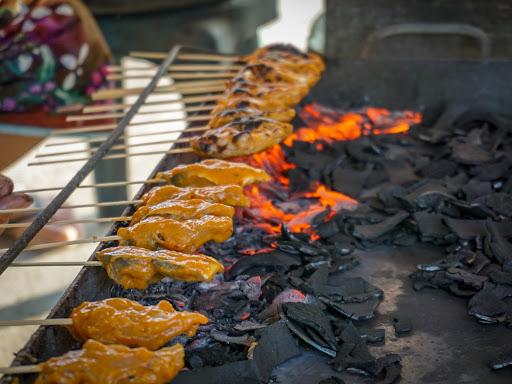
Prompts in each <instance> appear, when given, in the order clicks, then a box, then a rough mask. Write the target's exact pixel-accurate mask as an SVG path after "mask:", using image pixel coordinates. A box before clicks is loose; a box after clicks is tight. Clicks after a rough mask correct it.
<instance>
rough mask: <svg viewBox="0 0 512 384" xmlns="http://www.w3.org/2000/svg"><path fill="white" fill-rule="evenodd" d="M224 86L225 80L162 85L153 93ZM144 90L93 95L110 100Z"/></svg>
mask: <svg viewBox="0 0 512 384" xmlns="http://www.w3.org/2000/svg"><path fill="white" fill-rule="evenodd" d="M214 86H222V87H223V88H224V81H223V80H204V81H184V82H180V83H175V84H171V85H160V86H157V87H156V88H155V90H154V91H153V93H166V92H167V93H170V92H179V91H182V90H187V89H196V90H199V89H203V88H204V87H214ZM143 90H144V87H135V88H109V89H102V90H99V91H97V92H95V93H93V94H92V95H91V97H92V99H93V100H95V101H98V100H108V99H119V98H121V97H124V96H130V95H138V94H139V93H141V92H142V91H143Z"/></svg>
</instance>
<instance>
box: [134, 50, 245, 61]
mask: <svg viewBox="0 0 512 384" xmlns="http://www.w3.org/2000/svg"><path fill="white" fill-rule="evenodd" d="M129 55H130V56H131V57H138V58H140V59H157V60H158V59H161V60H164V59H165V58H166V57H167V56H165V55H166V54H165V52H147V51H132V52H130V53H129ZM178 60H183V61H243V60H244V59H243V57H242V56H235V55H217V54H210V53H180V54H179V55H178Z"/></svg>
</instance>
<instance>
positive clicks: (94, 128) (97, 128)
mask: <svg viewBox="0 0 512 384" xmlns="http://www.w3.org/2000/svg"><path fill="white" fill-rule="evenodd" d="M210 118H211V116H210V115H198V116H190V117H178V118H174V119H163V120H151V121H140V122H138V123H131V124H129V125H127V127H139V126H142V125H151V124H164V123H182V122H183V123H187V122H195V121H208V120H210ZM116 127H117V124H115V123H113V124H96V125H88V126H85V127H81V128H69V129H60V130H59V131H58V132H57V131H55V134H53V135H52V137H55V136H59V135H69V134H73V133H86V132H102V131H111V130H113V129H115V128H116ZM181 131H182V130H180V131H179V132H181Z"/></svg>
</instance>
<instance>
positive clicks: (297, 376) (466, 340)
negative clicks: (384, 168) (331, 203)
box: [2, 1, 512, 384]
mask: <svg viewBox="0 0 512 384" xmlns="http://www.w3.org/2000/svg"><path fill="white" fill-rule="evenodd" d="M343 3H349V5H351V6H350V7H346V8H344V9H342V7H340V6H339V5H338V2H334V1H331V2H329V1H328V2H327V34H328V35H332V36H333V37H332V38H330V40H328V43H327V52H326V55H327V61H326V66H327V70H326V72H325V73H324V75H323V77H322V80H321V81H320V83H319V84H318V85H317V86H316V87H315V88H314V89H312V91H311V93H310V95H309V96H308V100H313V101H315V102H319V103H322V104H325V105H330V106H333V107H343V108H354V107H360V106H365V105H372V106H383V107H387V108H390V109H414V110H423V109H424V108H426V107H428V106H431V105H434V104H436V103H438V102H439V101H450V102H459V103H466V104H471V105H473V104H476V103H480V105H482V104H485V105H491V106H492V108H494V109H495V110H497V111H499V112H501V113H507V112H508V111H507V107H508V106H509V105H511V104H510V103H511V102H512V91H511V90H510V89H508V88H509V87H507V86H506V85H507V84H510V80H512V64H511V63H510V62H509V61H505V60H503V58H502V57H499V55H497V56H498V58H499V59H500V60H497V59H496V54H491V53H490V52H493V51H492V50H489V47H488V46H487V45H486V44H488V43H489V41H488V39H486V38H485V36H484V37H482V35H481V34H480V33H478V31H476V30H473V29H465V30H464V31H463V32H464V36H465V37H464V39H466V38H468V36H469V39H470V40H471V41H475V40H476V41H477V42H478V44H477V46H479V49H477V50H474V49H472V50H471V55H473V59H472V60H460V59H459V60H449V59H445V60H426V59H424V58H421V59H418V58H416V59H413V60H389V59H382V58H377V59H370V60H368V59H363V58H362V57H361V55H357V57H356V56H354V57H350V53H351V52H352V53H353V52H354V51H357V49H356V48H353V47H351V46H350V45H348V44H347V47H346V50H344V51H342V54H339V51H338V50H339V49H340V44H341V43H340V41H344V40H343V39H344V38H345V37H344V36H343V34H342V33H340V31H339V30H338V29H337V26H338V25H339V20H342V16H343V14H342V13H343V12H344V11H345V10H346V9H348V10H351V11H354V10H355V9H356V8H357V6H356V5H355V3H357V2H343ZM378 3H379V5H380V6H384V4H387V2H378ZM412 3H414V5H415V6H417V9H419V10H423V11H424V10H425V7H424V6H420V5H419V4H420V3H421V2H419V1H415V2H412ZM447 3H448V2H440V4H443V5H446V4H447ZM464 3H466V4H467V3H468V2H464ZM497 3H501V4H502V5H503V2H496V4H497ZM493 4H494V2H493ZM496 4H495V5H496ZM503 7H505V8H503ZM503 7H502V8H500V10H501V11H503V9H505V11H506V12H510V10H509V8H508V7H506V6H503ZM486 9H488V8H486ZM342 11H343V12H342ZM375 15H377V13H375ZM375 17H377V16H375ZM431 17H433V16H431ZM336 18H338V20H335V19H336ZM447 19H449V18H447ZM455 21H458V20H455ZM411 28H412V27H411ZM411 28H409V29H407V28H405V27H404V26H403V25H402V28H398V31H399V33H404V31H406V32H407V31H408V33H407V34H408V35H409V34H410V33H409V32H410V31H411V30H413V31H416V32H417V31H418V28H419V29H420V30H421V31H425V30H426V29H428V28H426V27H425V25H419V24H418V23H416V25H415V26H414V27H413V28H412V29H411ZM447 31H448V32H450V33H451V31H453V29H450V28H448V29H442V32H443V33H446V32H447ZM395 32H396V29H395V30H393V29H391V30H390V29H384V30H379V31H377V32H375V31H374V33H371V32H367V33H366V34H365V35H364V36H367V39H366V40H365V39H362V40H363V41H366V43H367V44H369V46H367V47H366V48H365V49H363V50H362V52H363V53H364V54H363V56H366V57H370V56H371V53H372V46H373V44H375V41H376V40H377V41H378V40H380V39H381V38H382V37H390V36H392V35H393V36H395V35H396V33H395ZM416 32H414V34H415V35H416V34H417V33H416ZM459 32H460V30H459V31H458V32H457V34H459ZM409 37H410V36H409ZM491 41H492V40H491ZM416 43H417V40H415V39H413V40H412V42H410V44H416ZM473 48H474V47H473ZM171 52H174V53H175V52H176V51H175V50H173V51H171ZM358 52H361V50H359V51H358ZM475 52H476V53H475ZM482 56H485V57H484V60H482ZM172 57H173V55H170V56H169V59H168V60H167V61H166V62H165V63H164V64H163V65H167V64H169V63H170V62H171V61H172V60H171V59H172ZM157 77H158V76H157ZM137 107H138V106H137V104H136V105H135V106H134V107H133V108H132V109H134V111H135V110H136V109H137ZM122 127H123V123H121V124H120V129H119V131H117V132H120V131H122V129H123V128H122ZM107 147H108V144H107V145H106V146H105V149H107ZM97 157H98V158H99V157H101V155H98V156H97ZM196 160H197V158H196V156H195V155H193V154H191V153H184V154H176V155H167V156H165V157H164V158H163V159H162V160H161V161H160V162H159V164H158V165H157V166H156V168H155V170H154V171H153V172H152V174H151V175H150V177H153V176H154V175H155V174H156V172H158V171H161V170H164V169H168V168H171V167H173V166H175V165H177V164H186V163H190V162H194V161H196ZM73 188H74V186H73V185H71V186H70V187H69V190H72V189H73ZM147 189H148V188H147V187H143V188H141V190H140V191H139V192H138V193H137V195H136V196H135V199H138V198H140V196H142V194H143V193H145V192H146V191H147ZM59 203H62V202H58V201H57V202H55V203H54V205H52V207H54V208H55V207H58V205H59ZM132 211H133V207H128V208H127V209H126V210H125V212H124V213H123V214H124V215H129V214H130V213H132ZM49 213H51V212H46V214H42V215H41V216H40V218H39V220H38V221H37V223H39V224H40V226H42V225H44V223H45V222H46V221H47V220H48V219H49V218H50V216H51V215H49ZM118 226H119V224H116V225H113V226H112V228H111V229H110V231H109V234H114V233H115V231H116V229H117V227H118ZM36 229H37V228H36V227H34V228H33V229H32V230H31V229H29V230H28V231H27V232H29V233H30V232H32V233H35V230H36ZM27 239H28V236H25V237H24V238H23V239H22V240H21V241H19V242H18V243H17V244H15V246H14V247H13V248H12V249H11V251H10V252H9V255H13V256H15V255H16V254H17V253H19V252H20V251H22V250H23V248H24V246H25V245H26V242H27V241H28V240H27ZM106 245H108V244H103V245H101V246H100V247H98V249H97V250H99V249H101V248H102V247H105V246H106ZM97 250H96V251H97ZM96 251H95V252H96ZM442 255H443V250H442V249H441V248H437V247H433V246H432V247H421V248H419V249H418V248H417V247H402V248H391V247H383V248H381V249H378V250H374V251H357V256H358V257H359V258H360V260H361V267H360V268H358V269H357V270H352V271H349V272H347V277H349V276H352V275H357V276H362V277H364V278H366V279H367V280H369V281H370V282H372V283H375V284H376V285H378V286H379V287H381V288H382V289H383V290H384V292H385V299H384V301H383V303H382V304H381V305H380V307H379V312H378V314H377V316H376V317H375V318H374V319H372V320H370V321H368V322H366V323H365V326H368V327H372V326H376V327H384V328H386V329H387V330H389V332H388V334H389V335H393V334H394V332H393V331H391V330H390V329H391V326H390V324H389V323H388V322H387V320H388V315H389V314H390V313H393V314H395V315H404V316H408V317H409V318H411V319H412V321H413V323H414V334H413V336H411V337H408V338H393V337H392V336H391V337H390V338H388V341H387V342H386V344H385V345H384V346H378V347H375V348H374V349H373V350H374V351H375V352H376V353H377V354H381V353H383V352H395V353H398V354H400V355H401V356H402V359H403V360H402V364H403V370H402V381H401V382H404V383H452V382H465V383H483V382H485V383H496V384H498V383H509V382H510V380H511V376H510V371H508V372H507V371H506V370H502V371H499V372H493V373H491V372H490V370H489V368H488V366H487V365H486V362H488V361H490V360H491V359H493V358H495V357H496V355H498V354H499V352H501V351H502V350H503V346H504V345H512V332H510V330H508V329H506V328H504V327H500V326H482V325H480V324H478V323H476V322H475V321H474V320H473V319H471V318H469V316H468V315H467V310H466V306H465V302H464V301H463V300H460V299H459V298H455V297H453V296H450V295H448V294H446V293H445V292H442V291H437V290H436V291H432V290H429V291H422V292H419V293H418V292H414V291H413V289H412V285H411V283H410V280H409V277H408V276H409V275H410V273H412V272H413V271H414V270H415V267H416V265H417V264H420V263H428V262H431V261H434V260H437V259H439V258H441V257H442ZM93 258H94V254H93V255H92V256H91V260H92V259H93ZM4 259H5V258H4ZM7 264H8V262H5V261H4V262H3V264H2V265H3V266H6V265H7ZM112 286H113V284H112V282H111V281H110V280H109V279H108V278H107V277H106V275H105V273H104V272H103V270H99V269H95V268H89V269H83V270H82V271H81V272H80V273H79V275H78V276H77V277H76V279H75V280H74V282H73V283H72V284H71V286H70V287H69V288H68V289H67V290H66V292H65V294H64V296H63V297H62V299H61V300H60V301H59V303H58V304H57V305H56V306H55V307H54V308H53V310H52V311H51V313H50V315H49V317H50V318H51V317H65V316H66V315H68V314H69V312H70V310H71V309H72V308H73V307H75V306H76V305H78V304H79V303H81V302H82V301H86V300H89V301H90V300H99V299H103V298H106V297H108V296H109V293H110V291H111V289H112ZM75 347H78V344H77V342H75V341H73V340H72V339H71V337H70V336H69V334H68V333H67V331H66V330H64V329H60V328H56V327H42V328H40V329H39V330H38V331H37V332H36V333H35V334H34V335H33V336H32V337H31V339H30V340H29V342H28V343H27V345H26V346H25V347H24V348H23V350H22V351H21V352H20V353H19V354H18V356H17V358H16V360H15V362H14V363H15V364H26V363H30V361H29V360H27V356H34V357H36V358H37V359H38V360H45V359H47V358H49V357H52V356H55V355H59V354H62V353H63V352H65V351H67V350H69V349H71V348H75ZM327 360H328V358H327V357H326V356H324V355H322V354H320V353H317V352H311V351H310V352H304V353H302V354H301V355H300V356H299V357H296V358H293V359H291V360H289V361H288V362H286V363H284V364H282V365H281V366H279V367H278V368H277V369H276V370H275V372H274V380H275V381H274V382H276V383H316V382H319V381H320V380H321V379H325V378H329V377H330V376H332V375H333V374H332V371H331V370H330V369H329V367H328V365H327V364H325V363H326V361H327ZM344 379H345V380H346V382H351V383H352V382H353V383H366V382H369V381H368V379H365V378H361V377H360V376H355V375H351V376H349V379H347V378H346V377H345V378H344ZM23 380H24V382H30V378H28V377H25V378H24V379H23ZM176 382H178V383H181V382H185V381H182V380H180V377H178V378H177V379H176ZM209 382H210V383H217V382H218V381H216V378H215V377H211V378H210V381H209ZM2 383H6V380H5V379H4V380H3V381H2ZM219 384H220V382H219Z"/></svg>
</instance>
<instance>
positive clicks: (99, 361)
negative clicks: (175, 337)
mask: <svg viewBox="0 0 512 384" xmlns="http://www.w3.org/2000/svg"><path fill="white" fill-rule="evenodd" d="M184 366H185V350H184V349H183V345H181V344H176V345H173V346H172V347H167V348H162V349H160V350H158V351H155V352H153V351H150V350H148V349H146V348H129V347H126V346H124V345H104V344H102V343H100V342H97V341H95V340H88V341H87V342H86V343H85V344H84V345H83V347H82V349H79V350H76V351H70V352H67V353H65V354H63V355H62V356H60V357H53V358H51V359H49V360H47V361H46V362H44V363H41V364H39V367H40V369H41V372H40V373H39V375H38V377H37V379H36V380H35V384H55V383H59V384H72V383H83V384H92V383H101V384H127V383H135V382H136V383H137V384H165V383H168V382H169V381H170V380H172V379H173V378H174V377H175V376H176V375H177V374H178V372H179V371H180V370H181V369H182V368H183V367H184Z"/></svg>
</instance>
